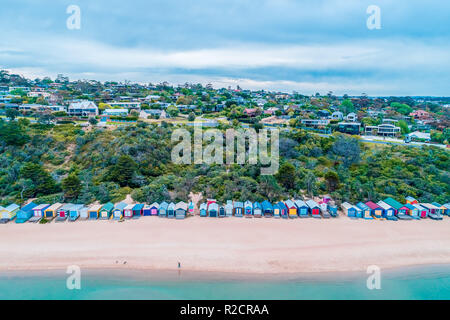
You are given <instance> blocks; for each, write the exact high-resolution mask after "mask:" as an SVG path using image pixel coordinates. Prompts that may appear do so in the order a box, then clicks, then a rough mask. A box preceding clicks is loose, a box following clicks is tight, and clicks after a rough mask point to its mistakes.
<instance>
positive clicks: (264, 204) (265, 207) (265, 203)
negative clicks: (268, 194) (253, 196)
mask: <svg viewBox="0 0 450 320" xmlns="http://www.w3.org/2000/svg"><path fill="white" fill-rule="evenodd" d="M261 206H262V208H263V210H273V206H272V204H271V203H270V202H269V201H267V200H264V201H263V202H262V203H261Z"/></svg>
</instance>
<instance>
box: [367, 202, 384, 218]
mask: <svg viewBox="0 0 450 320" xmlns="http://www.w3.org/2000/svg"><path fill="white" fill-rule="evenodd" d="M365 204H366V206H367V207H369V208H370V216H369V217H375V218H377V219H381V218H383V216H384V209H383V208H382V207H380V206H379V205H377V204H376V203H375V202H373V201H368V202H366V203H365Z"/></svg>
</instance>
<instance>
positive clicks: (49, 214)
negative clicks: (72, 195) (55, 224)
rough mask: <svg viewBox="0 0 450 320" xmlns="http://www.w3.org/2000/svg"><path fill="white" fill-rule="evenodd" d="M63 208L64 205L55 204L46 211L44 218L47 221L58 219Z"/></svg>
mask: <svg viewBox="0 0 450 320" xmlns="http://www.w3.org/2000/svg"><path fill="white" fill-rule="evenodd" d="M62 206H63V204H62V203H59V202H57V203H54V204H52V205H51V206H50V207H48V208H47V209H45V211H44V218H46V219H53V218H54V217H56V215H57V213H58V210H59V209H60V208H61V207H62Z"/></svg>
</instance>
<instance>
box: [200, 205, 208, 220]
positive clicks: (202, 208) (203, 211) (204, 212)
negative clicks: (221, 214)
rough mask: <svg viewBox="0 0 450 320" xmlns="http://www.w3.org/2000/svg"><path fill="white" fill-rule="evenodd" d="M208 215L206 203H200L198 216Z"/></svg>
mask: <svg viewBox="0 0 450 320" xmlns="http://www.w3.org/2000/svg"><path fill="white" fill-rule="evenodd" d="M207 216H208V206H207V204H206V203H202V204H201V205H200V217H207Z"/></svg>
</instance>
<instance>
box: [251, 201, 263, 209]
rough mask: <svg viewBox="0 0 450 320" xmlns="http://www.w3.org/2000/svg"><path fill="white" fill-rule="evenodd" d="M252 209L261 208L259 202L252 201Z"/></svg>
mask: <svg viewBox="0 0 450 320" xmlns="http://www.w3.org/2000/svg"><path fill="white" fill-rule="evenodd" d="M253 209H262V206H261V204H260V203H259V202H253Z"/></svg>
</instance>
